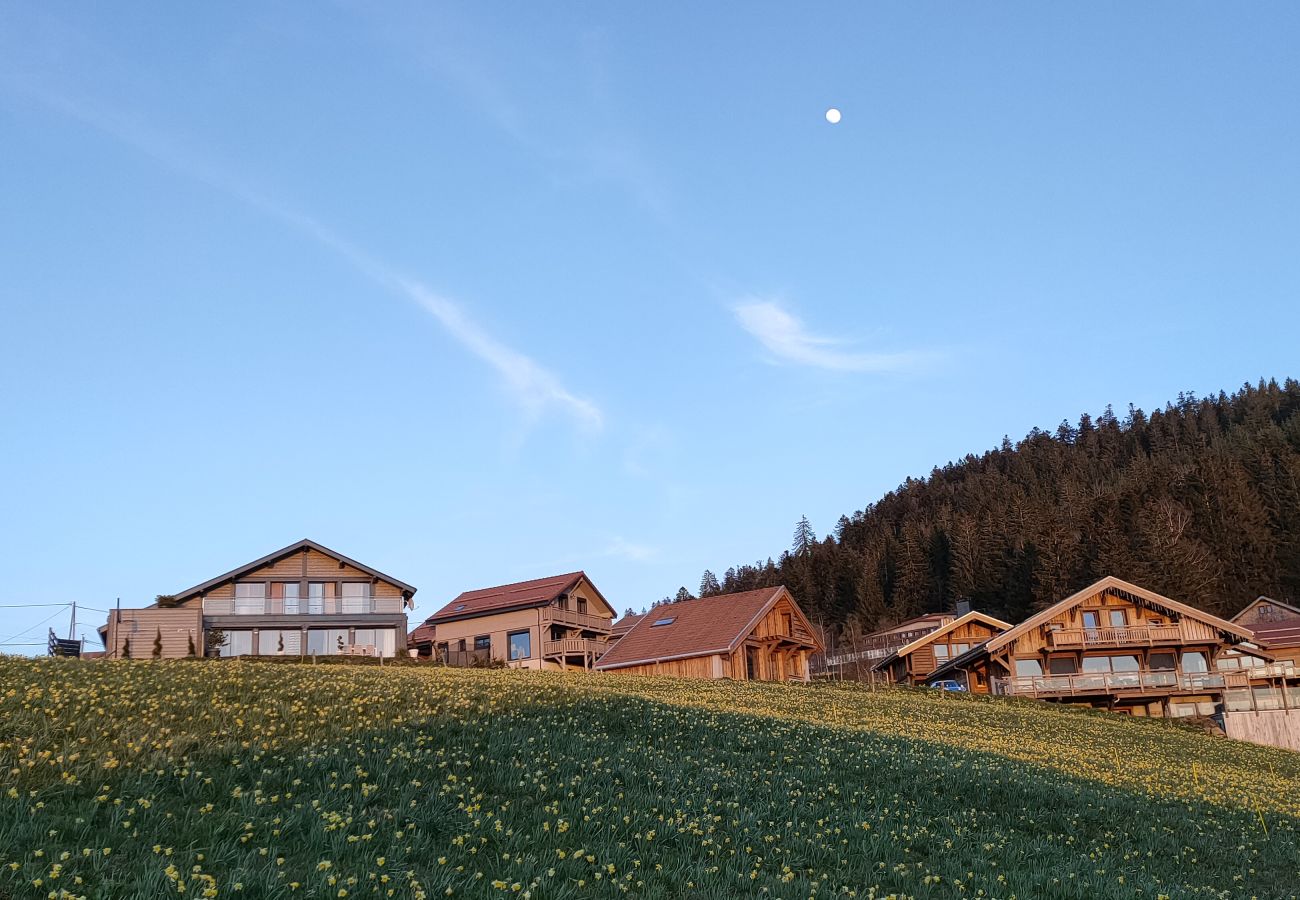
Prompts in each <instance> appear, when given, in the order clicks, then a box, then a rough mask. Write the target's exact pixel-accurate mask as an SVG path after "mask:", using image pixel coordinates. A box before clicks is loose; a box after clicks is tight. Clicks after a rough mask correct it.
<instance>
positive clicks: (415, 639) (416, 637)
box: [406, 622, 437, 647]
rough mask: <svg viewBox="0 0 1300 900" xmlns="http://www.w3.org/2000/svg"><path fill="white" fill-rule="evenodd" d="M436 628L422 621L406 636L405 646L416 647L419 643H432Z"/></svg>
mask: <svg viewBox="0 0 1300 900" xmlns="http://www.w3.org/2000/svg"><path fill="white" fill-rule="evenodd" d="M436 630H437V629H435V628H434V626H432V625H430V624H429V623H428V622H425V623H423V624H422V625H420V626H419V627H418V628H416V629H415V630H414V631H412V632H411V633H410V635H409V636H408V637H407V639H406V646H408V647H418V646H419V645H420V644H432V643H433V637H434V633H435V632H436Z"/></svg>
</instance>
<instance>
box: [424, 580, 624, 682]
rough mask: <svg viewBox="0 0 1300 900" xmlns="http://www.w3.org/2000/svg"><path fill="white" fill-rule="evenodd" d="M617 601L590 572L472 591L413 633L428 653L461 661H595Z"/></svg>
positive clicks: (563, 664)
mask: <svg viewBox="0 0 1300 900" xmlns="http://www.w3.org/2000/svg"><path fill="white" fill-rule="evenodd" d="M614 615H615V613H614V609H613V607H612V606H611V605H610V604H609V602H608V601H607V600H605V597H604V595H602V594H601V593H600V591H599V590H598V589H597V588H596V586H595V584H593V583H592V581H591V579H590V578H588V577H587V576H586V574H585V573H582V572H573V573H570V574H567V575H559V576H555V577H552V578H539V579H534V580H533V581H527V582H519V583H517V584H508V585H501V586H499V587H493V588H483V589H481V590H477V591H466V592H465V593H463V594H461V595H460V596H458V597H457V598H456V599H455V600H452V601H451V602H450V603H448V604H447V605H446V606H444V607H443V608H442V609H440V610H438V612H436V613H434V614H433V615H432V616H430V617H429V618H428V619H426V620H425V622H424V623H423V624H422V625H421V626H420V627H419V628H417V629H416V630H415V631H414V632H412V634H411V640H410V646H411V647H413V648H414V649H416V650H417V651H418V652H419V653H420V654H421V655H422V656H428V657H431V658H433V659H435V660H437V661H440V662H443V663H446V664H449V665H456V666H485V665H491V664H493V663H496V664H503V665H506V666H509V667H511V668H516V669H591V668H594V666H595V663H596V660H597V659H598V658H599V657H600V655H601V654H602V653H604V652H605V649H606V648H607V646H608V641H609V637H610V633H611V628H612V625H613V621H614Z"/></svg>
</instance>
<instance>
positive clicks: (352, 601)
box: [342, 581, 371, 613]
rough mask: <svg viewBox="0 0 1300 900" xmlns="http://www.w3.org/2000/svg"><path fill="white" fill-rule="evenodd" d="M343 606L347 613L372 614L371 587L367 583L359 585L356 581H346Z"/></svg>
mask: <svg viewBox="0 0 1300 900" xmlns="http://www.w3.org/2000/svg"><path fill="white" fill-rule="evenodd" d="M342 606H343V612H345V613H368V612H370V611H371V609H370V585H369V584H368V583H365V582H363V583H361V584H358V583H357V582H355V581H345V582H344V583H343V598H342Z"/></svg>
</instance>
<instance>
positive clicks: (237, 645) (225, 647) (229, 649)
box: [221, 631, 253, 656]
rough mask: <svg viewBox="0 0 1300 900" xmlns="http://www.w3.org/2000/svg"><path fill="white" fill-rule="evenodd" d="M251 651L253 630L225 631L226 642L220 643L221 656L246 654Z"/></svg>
mask: <svg viewBox="0 0 1300 900" xmlns="http://www.w3.org/2000/svg"><path fill="white" fill-rule="evenodd" d="M252 652H253V632H251V631H227V632H226V642H225V643H224V644H222V645H221V655H222V656H248V655H249V654H250V653H252Z"/></svg>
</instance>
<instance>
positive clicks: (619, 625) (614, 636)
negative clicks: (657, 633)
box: [609, 613, 645, 644]
mask: <svg viewBox="0 0 1300 900" xmlns="http://www.w3.org/2000/svg"><path fill="white" fill-rule="evenodd" d="M644 618H645V614H644V613H641V614H638V613H632V614H631V615H626V616H624V617H623V618H621V619H619V620H618V621H617V622H615V623H614V627H613V629H611V631H610V633H609V642H610V643H611V644H613V643H614V642H615V641H617V640H618V639H619V638H621V637H622V636H623V635H625V634H627V633H628V632H629V631H631V630H632V626H633V625H635V624H636V623H637V622H640V621H641V620H642V619H644Z"/></svg>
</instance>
